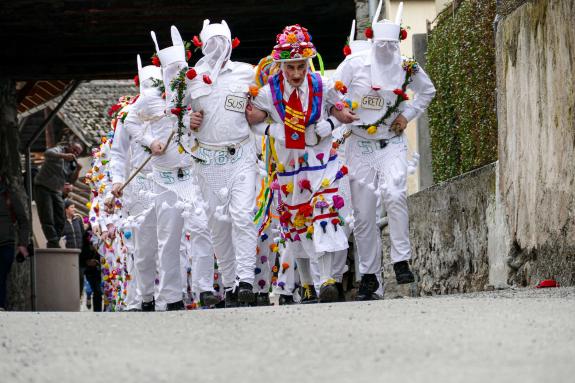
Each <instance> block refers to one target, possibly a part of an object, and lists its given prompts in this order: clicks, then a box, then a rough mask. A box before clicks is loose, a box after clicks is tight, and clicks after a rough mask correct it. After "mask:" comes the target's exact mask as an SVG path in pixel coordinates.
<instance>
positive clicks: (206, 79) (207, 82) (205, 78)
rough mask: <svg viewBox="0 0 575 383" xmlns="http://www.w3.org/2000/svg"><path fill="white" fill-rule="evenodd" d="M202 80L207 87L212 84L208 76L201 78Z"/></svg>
mask: <svg viewBox="0 0 575 383" xmlns="http://www.w3.org/2000/svg"><path fill="white" fill-rule="evenodd" d="M202 80H204V82H205V83H206V84H208V85H210V84H211V83H212V79H211V78H210V76H209V75H207V74H205V75H203V76H202Z"/></svg>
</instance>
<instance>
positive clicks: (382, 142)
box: [379, 139, 389, 149]
mask: <svg viewBox="0 0 575 383" xmlns="http://www.w3.org/2000/svg"><path fill="white" fill-rule="evenodd" d="M388 142H389V140H388V139H383V140H379V148H380V149H383V148H385V147H386V146H387V144H388Z"/></svg>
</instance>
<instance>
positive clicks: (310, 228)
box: [307, 225, 313, 234]
mask: <svg viewBox="0 0 575 383" xmlns="http://www.w3.org/2000/svg"><path fill="white" fill-rule="evenodd" d="M307 232H308V233H309V234H313V225H309V226H308V227H307Z"/></svg>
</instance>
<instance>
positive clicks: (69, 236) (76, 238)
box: [62, 199, 84, 249]
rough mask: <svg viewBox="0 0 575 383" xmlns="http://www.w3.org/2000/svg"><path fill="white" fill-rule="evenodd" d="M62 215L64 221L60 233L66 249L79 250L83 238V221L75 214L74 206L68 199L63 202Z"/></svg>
mask: <svg viewBox="0 0 575 383" xmlns="http://www.w3.org/2000/svg"><path fill="white" fill-rule="evenodd" d="M64 214H65V215H66V221H65V222H64V231H63V232H62V233H63V235H64V237H66V248H67V249H81V248H82V240H83V238H84V221H83V219H82V217H81V216H80V215H78V214H76V206H75V205H74V202H72V201H71V200H69V199H67V200H65V201H64Z"/></svg>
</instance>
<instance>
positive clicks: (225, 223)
mask: <svg viewBox="0 0 575 383" xmlns="http://www.w3.org/2000/svg"><path fill="white" fill-rule="evenodd" d="M194 40H195V42H196V43H197V44H198V45H199V44H200V41H201V48H202V53H203V54H204V56H203V57H202V58H201V59H200V60H199V61H198V63H197V64H196V66H195V67H194V68H191V69H186V68H183V69H182V70H185V71H186V88H187V91H186V95H187V96H186V100H184V103H185V104H189V105H190V106H191V108H192V110H193V111H194V112H193V114H192V122H195V121H200V125H199V127H198V128H197V129H195V133H194V136H195V140H196V146H195V148H194V149H193V152H192V155H193V156H194V157H195V158H196V159H198V160H199V161H198V162H197V163H196V164H195V166H194V172H195V174H196V175H197V176H198V178H199V180H200V185H201V188H202V193H203V197H204V200H205V201H206V202H207V205H208V208H207V212H208V216H209V227H210V232H211V236H212V243H213V246H214V251H215V254H216V258H217V260H218V270H219V272H220V273H221V275H222V283H223V286H224V289H225V291H226V307H235V306H238V305H246V304H251V303H253V302H254V300H255V296H254V293H253V291H252V290H253V284H254V270H255V268H256V236H257V233H256V227H255V225H254V223H253V215H254V208H255V197H256V196H255V191H256V150H255V143H254V139H253V137H252V136H251V132H250V126H249V125H248V122H247V120H246V118H245V114H244V111H245V107H246V105H247V97H248V92H249V88H250V84H252V83H253V81H254V80H253V79H254V70H253V68H252V66H251V65H248V64H244V63H239V62H234V61H231V60H230V55H231V51H232V39H231V32H230V29H229V28H228V26H227V24H226V22H225V21H222V22H221V23H220V24H218V23H210V21H209V20H205V21H204V25H203V28H202V31H201V32H200V36H199V39H198V38H197V37H196V38H194ZM181 73H182V72H180V74H181ZM172 103H173V105H177V102H176V101H175V100H174V99H173V98H172ZM193 127H195V126H193Z"/></svg>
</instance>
